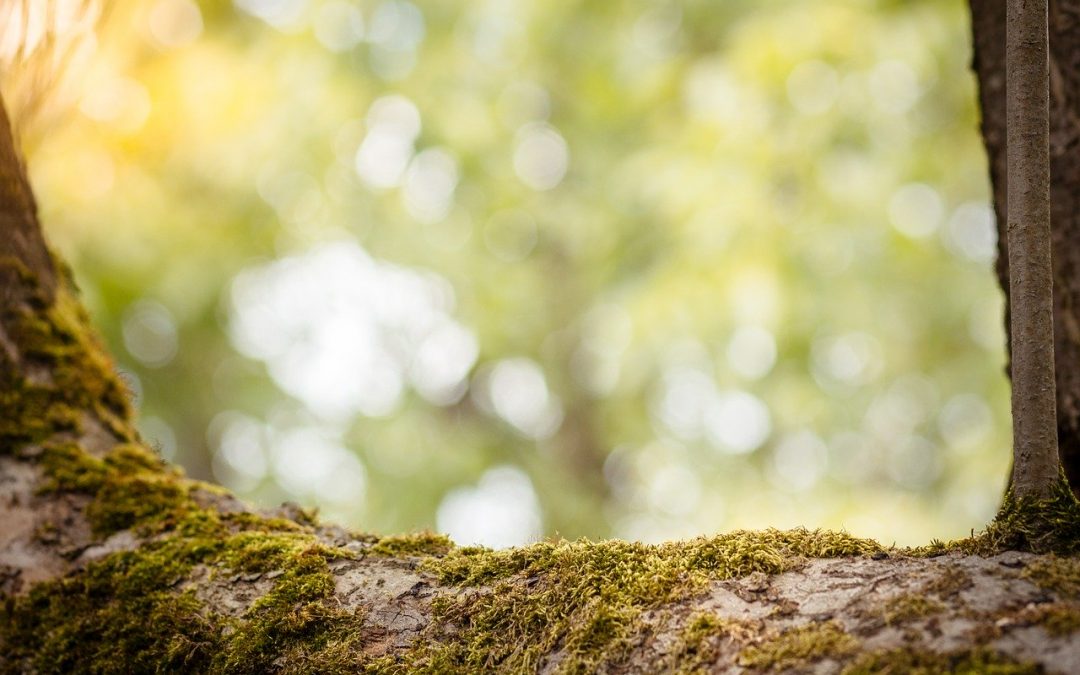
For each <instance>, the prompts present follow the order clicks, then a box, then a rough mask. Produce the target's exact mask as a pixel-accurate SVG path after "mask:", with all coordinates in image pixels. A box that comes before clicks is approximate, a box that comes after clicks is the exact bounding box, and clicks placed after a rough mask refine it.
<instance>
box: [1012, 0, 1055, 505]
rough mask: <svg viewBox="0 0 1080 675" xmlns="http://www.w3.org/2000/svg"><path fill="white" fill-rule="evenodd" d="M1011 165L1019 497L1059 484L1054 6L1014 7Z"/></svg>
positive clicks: (1027, 2)
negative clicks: (1053, 249)
mask: <svg viewBox="0 0 1080 675" xmlns="http://www.w3.org/2000/svg"><path fill="white" fill-rule="evenodd" d="M1006 24H1007V25H1006V49H1005V60H1006V65H1005V71H1006V77H1005V81H1006V86H1005V90H1006V98H1007V104H1006V114H1007V116H1008V121H1007V128H1006V136H1007V142H1006V146H1007V151H1006V157H1007V159H1006V161H1007V163H1008V168H1007V173H1008V175H1007V181H1006V182H1007V183H1008V204H1007V207H1008V214H1007V219H1008V237H1007V238H1008V254H1009V297H1010V298H1012V304H1011V307H1010V325H1011V326H1012V380H1013V386H1012V418H1013V472H1012V481H1011V486H1012V490H1013V493H1014V494H1015V495H1016V496H1017V497H1019V498H1024V497H1039V498H1046V497H1049V496H1050V494H1051V492H1052V491H1053V487H1054V484H1055V483H1056V481H1057V479H1058V474H1059V471H1060V469H1059V461H1058V450H1057V425H1056V417H1057V413H1056V407H1055V391H1054V300H1053V288H1054V282H1053V274H1052V267H1051V262H1050V126H1049V122H1048V110H1049V102H1050V84H1049V81H1050V79H1049V78H1050V74H1049V68H1050V66H1049V57H1048V51H1049V46H1048V41H1047V4H1046V0H1008V10H1007V13H1006Z"/></svg>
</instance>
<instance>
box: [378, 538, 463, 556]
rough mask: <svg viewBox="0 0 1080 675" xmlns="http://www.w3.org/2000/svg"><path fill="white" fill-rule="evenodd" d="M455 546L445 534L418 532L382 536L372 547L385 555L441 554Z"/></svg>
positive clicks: (379, 553)
mask: <svg viewBox="0 0 1080 675" xmlns="http://www.w3.org/2000/svg"><path fill="white" fill-rule="evenodd" d="M453 548H454V542H452V541H450V538H449V537H447V536H446V535H445V534H436V533H434V532H416V533H413V534H404V535H397V536H390V537H380V538H379V540H378V542H376V543H375V545H374V546H373V547H372V548H371V552H372V553H374V554H375V555H385V556H412V557H421V556H431V555H435V556H441V555H446V554H447V553H449V552H450V550H451V549H453Z"/></svg>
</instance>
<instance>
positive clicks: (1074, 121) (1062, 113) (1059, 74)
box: [971, 0, 1080, 494]
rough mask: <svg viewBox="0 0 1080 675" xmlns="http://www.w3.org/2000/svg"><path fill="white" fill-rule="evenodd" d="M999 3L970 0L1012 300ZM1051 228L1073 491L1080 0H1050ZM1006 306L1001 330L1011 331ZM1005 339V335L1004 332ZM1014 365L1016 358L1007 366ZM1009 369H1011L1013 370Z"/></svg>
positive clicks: (1079, 274) (1079, 439)
mask: <svg viewBox="0 0 1080 675" xmlns="http://www.w3.org/2000/svg"><path fill="white" fill-rule="evenodd" d="M1005 10H1006V3H1005V2H1003V1H1001V0H971V13H972V28H973V31H974V38H975V40H974V43H975V60H974V67H975V71H976V74H977V76H978V81H979V100H980V104H981V108H982V135H983V140H984V142H985V145H986V150H987V156H988V158H989V163H990V177H991V183H992V186H993V192H994V207H995V211H996V212H997V226H998V262H997V275H998V280H999V282H1000V283H1001V287H1002V289H1004V291H1005V294H1006V302H1007V303H1009V304H1010V305H1011V304H1012V302H1011V300H1012V298H1011V295H1010V289H1009V260H1008V218H1007V214H1008V213H1009V208H1008V189H1009V188H1008V181H1007V152H1006V146H1007V137H1006V126H1007V125H1006V120H1007V97H1006V78H1005V56H1006V55H1005V44H1006V11H1005ZM1048 30H1049V69H1050V104H1049V105H1050V108H1049V109H1050V115H1049V118H1050V119H1049V150H1050V179H1051V181H1050V231H1051V245H1052V249H1053V256H1052V264H1053V286H1054V295H1053V313H1054V318H1053V320H1054V324H1053V325H1054V330H1053V333H1054V363H1055V376H1056V377H1055V379H1056V389H1057V395H1056V401H1057V406H1056V407H1057V432H1058V433H1057V435H1058V447H1059V453H1060V457H1061V463H1062V465H1063V466H1064V468H1065V473H1066V475H1067V476H1068V478H1069V482H1070V484H1071V485H1072V486H1073V490H1074V491H1076V492H1077V493H1078V494H1080V154H1078V148H1080V0H1050V2H1049V21H1048ZM1009 314H1010V312H1008V311H1007V312H1006V332H1007V333H1008V334H1009V335H1010V336H1011V335H1012V333H1013V329H1012V327H1011V326H1010V325H1009V321H1008V316H1009ZM1010 343H1011V339H1010ZM1012 370H1015V365H1014V366H1012ZM1014 375H1015V373H1014Z"/></svg>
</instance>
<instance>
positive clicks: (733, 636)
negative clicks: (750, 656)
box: [664, 612, 757, 674]
mask: <svg viewBox="0 0 1080 675" xmlns="http://www.w3.org/2000/svg"><path fill="white" fill-rule="evenodd" d="M756 632H757V630H756V628H755V627H754V626H753V625H752V624H750V623H748V622H745V621H737V620H734V619H725V618H724V617H721V616H719V615H717V614H714V613H712V612H697V613H695V614H693V615H691V616H690V618H689V620H688V621H687V622H686V627H685V628H684V629H683V630H682V632H681V633H680V635H679V639H678V642H677V643H676V644H675V647H674V648H673V649H672V650H671V653H670V654H668V657H667V658H666V659H665V663H666V667H665V668H664V670H665V671H670V672H675V673H679V674H690V673H708V672H712V671H713V670H714V669H715V667H716V664H717V663H719V662H720V659H721V658H722V657H723V651H722V645H723V644H724V643H725V642H727V643H729V644H730V643H737V642H744V641H747V640H749V639H750V638H751V637H753V636H754V635H755V634H756Z"/></svg>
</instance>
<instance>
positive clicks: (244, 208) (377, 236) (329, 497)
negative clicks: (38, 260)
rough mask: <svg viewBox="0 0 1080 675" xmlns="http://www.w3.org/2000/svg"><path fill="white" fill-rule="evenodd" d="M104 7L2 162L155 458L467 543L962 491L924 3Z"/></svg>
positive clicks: (947, 239)
mask: <svg viewBox="0 0 1080 675" xmlns="http://www.w3.org/2000/svg"><path fill="white" fill-rule="evenodd" d="M112 4H113V7H112V9H111V10H110V15H109V17H108V21H107V22H106V24H105V27H104V28H102V29H101V30H99V33H98V35H97V40H96V44H95V43H94V42H93V41H92V40H91V41H90V44H89V46H88V47H87V48H86V49H82V50H80V56H79V58H80V59H82V64H81V65H80V67H79V68H75V67H74V66H73V67H71V68H70V71H71V73H69V75H71V74H73V73H78V74H77V76H75V75H72V76H70V77H68V81H67V84H66V86H67V88H68V91H69V92H70V103H69V105H68V106H67V108H66V110H65V112H64V113H63V114H62V115H58V116H56V118H55V119H54V120H53V121H51V122H50V123H49V124H48V125H46V126H44V130H39V131H38V132H37V133H36V134H35V133H32V134H29V136H28V140H29V145H30V156H31V170H32V175H33V178H34V181H35V185H36V188H37V191H38V194H39V198H40V201H41V204H42V213H43V219H44V222H45V223H46V224H47V228H48V233H49V235H50V237H51V240H52V242H53V243H54V245H55V246H56V247H57V248H58V249H59V250H60V251H61V252H62V254H63V255H64V256H65V257H67V259H68V260H70V261H71V262H72V263H73V265H74V268H75V273H76V276H77V278H78V280H79V283H80V285H81V287H82V290H83V293H84V296H85V299H86V301H87V303H88V305H89V307H90V309H91V312H92V314H93V316H94V318H95V320H96V322H97V325H98V326H100V327H101V329H102V330H103V331H104V334H105V337H106V338H107V340H108V342H109V344H110V346H111V347H112V349H113V352H114V353H115V354H116V356H117V358H118V360H119V362H120V364H121V366H122V368H123V369H124V371H125V372H126V375H127V377H128V379H129V381H130V382H131V384H132V387H133V389H134V390H135V391H136V392H137V396H138V399H139V403H140V405H141V408H142V417H141V428H142V430H143V432H144V433H145V435H146V437H147V438H148V439H151V440H152V442H153V443H155V444H156V446H157V447H158V448H159V449H160V451H161V453H162V454H163V455H164V456H165V457H166V458H168V459H171V460H173V461H176V462H179V463H180V464H182V465H183V466H184V467H186V469H187V471H188V472H189V473H190V474H191V475H192V476H195V477H198V478H203V479H208V480H213V481H217V482H220V483H222V484H224V485H226V486H228V487H230V488H232V489H233V490H235V491H236V492H238V493H239V494H240V495H242V496H243V497H245V498H247V499H249V500H251V501H253V502H255V503H258V504H261V505H267V506H271V505H276V504H278V503H280V502H281V501H283V500H294V501H297V502H299V503H301V504H303V505H307V506H318V507H319V508H320V509H321V512H322V513H323V514H324V515H326V516H327V517H330V518H334V519H338V520H340V521H344V522H346V523H348V524H349V525H351V526H354V527H356V528H358V529H361V530H368V531H375V532H384V533H385V532H399V531H404V530H412V529H418V528H432V529H435V530H438V531H441V532H447V533H449V534H450V535H451V536H452V537H453V538H454V539H455V540H457V541H458V542H459V543H483V544H487V545H491V546H506V545H513V544H520V543H525V542H529V541H532V540H535V539H537V538H540V537H544V536H549V535H556V534H558V535H563V536H566V537H577V536H582V535H585V536H589V537H609V536H617V537H624V538H630V539H640V540H645V541H660V540H665V539H673V538H681V537H687V536H692V535H696V534H702V533H712V532H717V531H722V530H729V529H733V528H760V527H766V526H776V527H792V526H796V525H805V526H808V527H830V528H845V529H847V530H848V531H849V532H852V533H854V534H858V535H864V536H871V537H876V538H878V539H880V540H882V541H883V542H885V543H892V542H896V543H898V544H916V543H924V542H927V541H928V540H929V539H931V538H933V537H938V538H947V537H957V536H963V535H966V534H968V533H969V531H970V530H971V529H972V528H979V527H981V526H982V525H983V524H984V523H985V522H986V521H987V520H988V519H989V518H990V517H992V516H993V513H994V511H995V508H996V505H997V502H998V499H999V496H1000V494H1001V491H1002V489H1003V486H1004V481H1005V476H1006V472H1007V469H1008V448H1009V420H1008V384H1007V381H1006V380H1005V377H1004V374H1003V367H1004V338H1003V331H1002V325H1001V324H1002V320H1001V313H1002V307H1003V303H1002V298H1001V294H1000V292H999V291H998V289H997V286H996V282H995V279H994V277H993V275H992V273H991V265H992V262H993V257H994V252H995V234H994V227H993V213H992V211H991V209H990V206H989V195H988V178H987V170H986V166H985V159H984V157H983V152H982V147H981V144H980V139H979V136H978V132H977V122H978V111H977V109H976V104H975V83H974V79H973V76H972V74H971V73H970V72H969V69H968V63H969V61H970V39H969V23H968V18H967V15H966V3H964V2H962V1H961V0H904V1H903V2H901V1H899V0H896V1H889V0H845V1H830V0H785V1H783V2H780V1H769V2H762V1H761V0H753V1H751V0H726V1H724V2H715V1H706V0H685V1H683V2H661V1H656V2H645V1H643V0H606V1H605V2H585V1H583V0H577V1H571V0H481V1H472V2H464V1H462V2H446V1H445V0H442V1H438V0H431V1H428V2H420V1H419V0H417V1H415V2H410V1H406V0H232V1H227V0H205V1H200V2H195V1H193V0H123V1H121V0H117V2H115V3H112Z"/></svg>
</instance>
